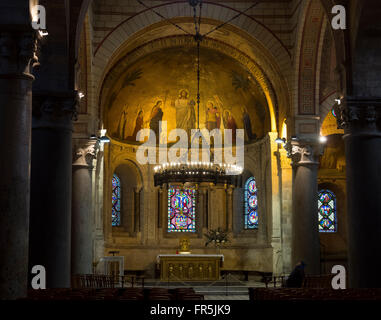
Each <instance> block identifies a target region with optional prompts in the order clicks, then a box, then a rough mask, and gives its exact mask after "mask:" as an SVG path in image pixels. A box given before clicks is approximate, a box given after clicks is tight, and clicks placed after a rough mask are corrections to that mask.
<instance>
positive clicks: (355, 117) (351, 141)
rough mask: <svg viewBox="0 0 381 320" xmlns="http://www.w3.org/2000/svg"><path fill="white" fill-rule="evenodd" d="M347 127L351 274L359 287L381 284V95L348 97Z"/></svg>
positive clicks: (343, 122) (342, 113) (343, 123)
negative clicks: (378, 96) (379, 96)
mask: <svg viewBox="0 0 381 320" xmlns="http://www.w3.org/2000/svg"><path fill="white" fill-rule="evenodd" d="M338 125H339V127H341V128H344V130H345V131H344V132H345V134H344V142H345V154H346V176H347V213H348V265H349V270H348V277H349V286H350V287H355V288H381V276H380V270H381V201H380V196H381V98H362V97H361V98H359V97H348V99H347V103H346V105H344V104H343V105H342V107H341V108H340V110H339V112H338Z"/></svg>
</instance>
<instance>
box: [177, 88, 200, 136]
mask: <svg viewBox="0 0 381 320" xmlns="http://www.w3.org/2000/svg"><path fill="white" fill-rule="evenodd" d="M171 105H172V107H174V108H175V109H176V128H178V129H184V130H185V131H186V132H187V134H188V136H190V131H191V129H195V122H196V113H195V110H194V106H195V102H194V100H190V99H189V92H188V91H187V90H186V89H181V90H180V92H179V96H178V98H177V99H176V100H175V101H172V103H171Z"/></svg>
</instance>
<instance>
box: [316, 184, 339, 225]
mask: <svg viewBox="0 0 381 320" xmlns="http://www.w3.org/2000/svg"><path fill="white" fill-rule="evenodd" d="M318 210H319V232H336V231H337V217H336V196H335V194H334V193H333V192H332V191H330V190H320V191H319V199H318Z"/></svg>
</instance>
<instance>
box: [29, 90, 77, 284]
mask: <svg viewBox="0 0 381 320" xmlns="http://www.w3.org/2000/svg"><path fill="white" fill-rule="evenodd" d="M76 106H77V93H76V92H75V91H70V92H67V93H54V92H49V93H41V94H37V93H36V94H35V93H33V121H32V144H33V148H32V169H31V201H30V237H29V238H30V265H36V264H40V265H43V266H44V267H45V269H46V286H47V288H68V287H70V280H71V198H72V120H73V117H75V115H76Z"/></svg>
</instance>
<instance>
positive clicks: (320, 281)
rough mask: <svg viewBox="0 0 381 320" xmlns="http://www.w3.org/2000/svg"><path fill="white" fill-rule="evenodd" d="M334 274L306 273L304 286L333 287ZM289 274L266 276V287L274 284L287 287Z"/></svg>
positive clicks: (274, 285)
mask: <svg viewBox="0 0 381 320" xmlns="http://www.w3.org/2000/svg"><path fill="white" fill-rule="evenodd" d="M333 276H334V275H332V274H323V275H306V276H305V278H304V280H303V283H302V288H332V284H331V282H332V277H333ZM287 278H288V276H286V275H281V276H265V277H264V283H265V285H266V288H268V287H271V286H273V287H274V288H276V287H286V281H287Z"/></svg>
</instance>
